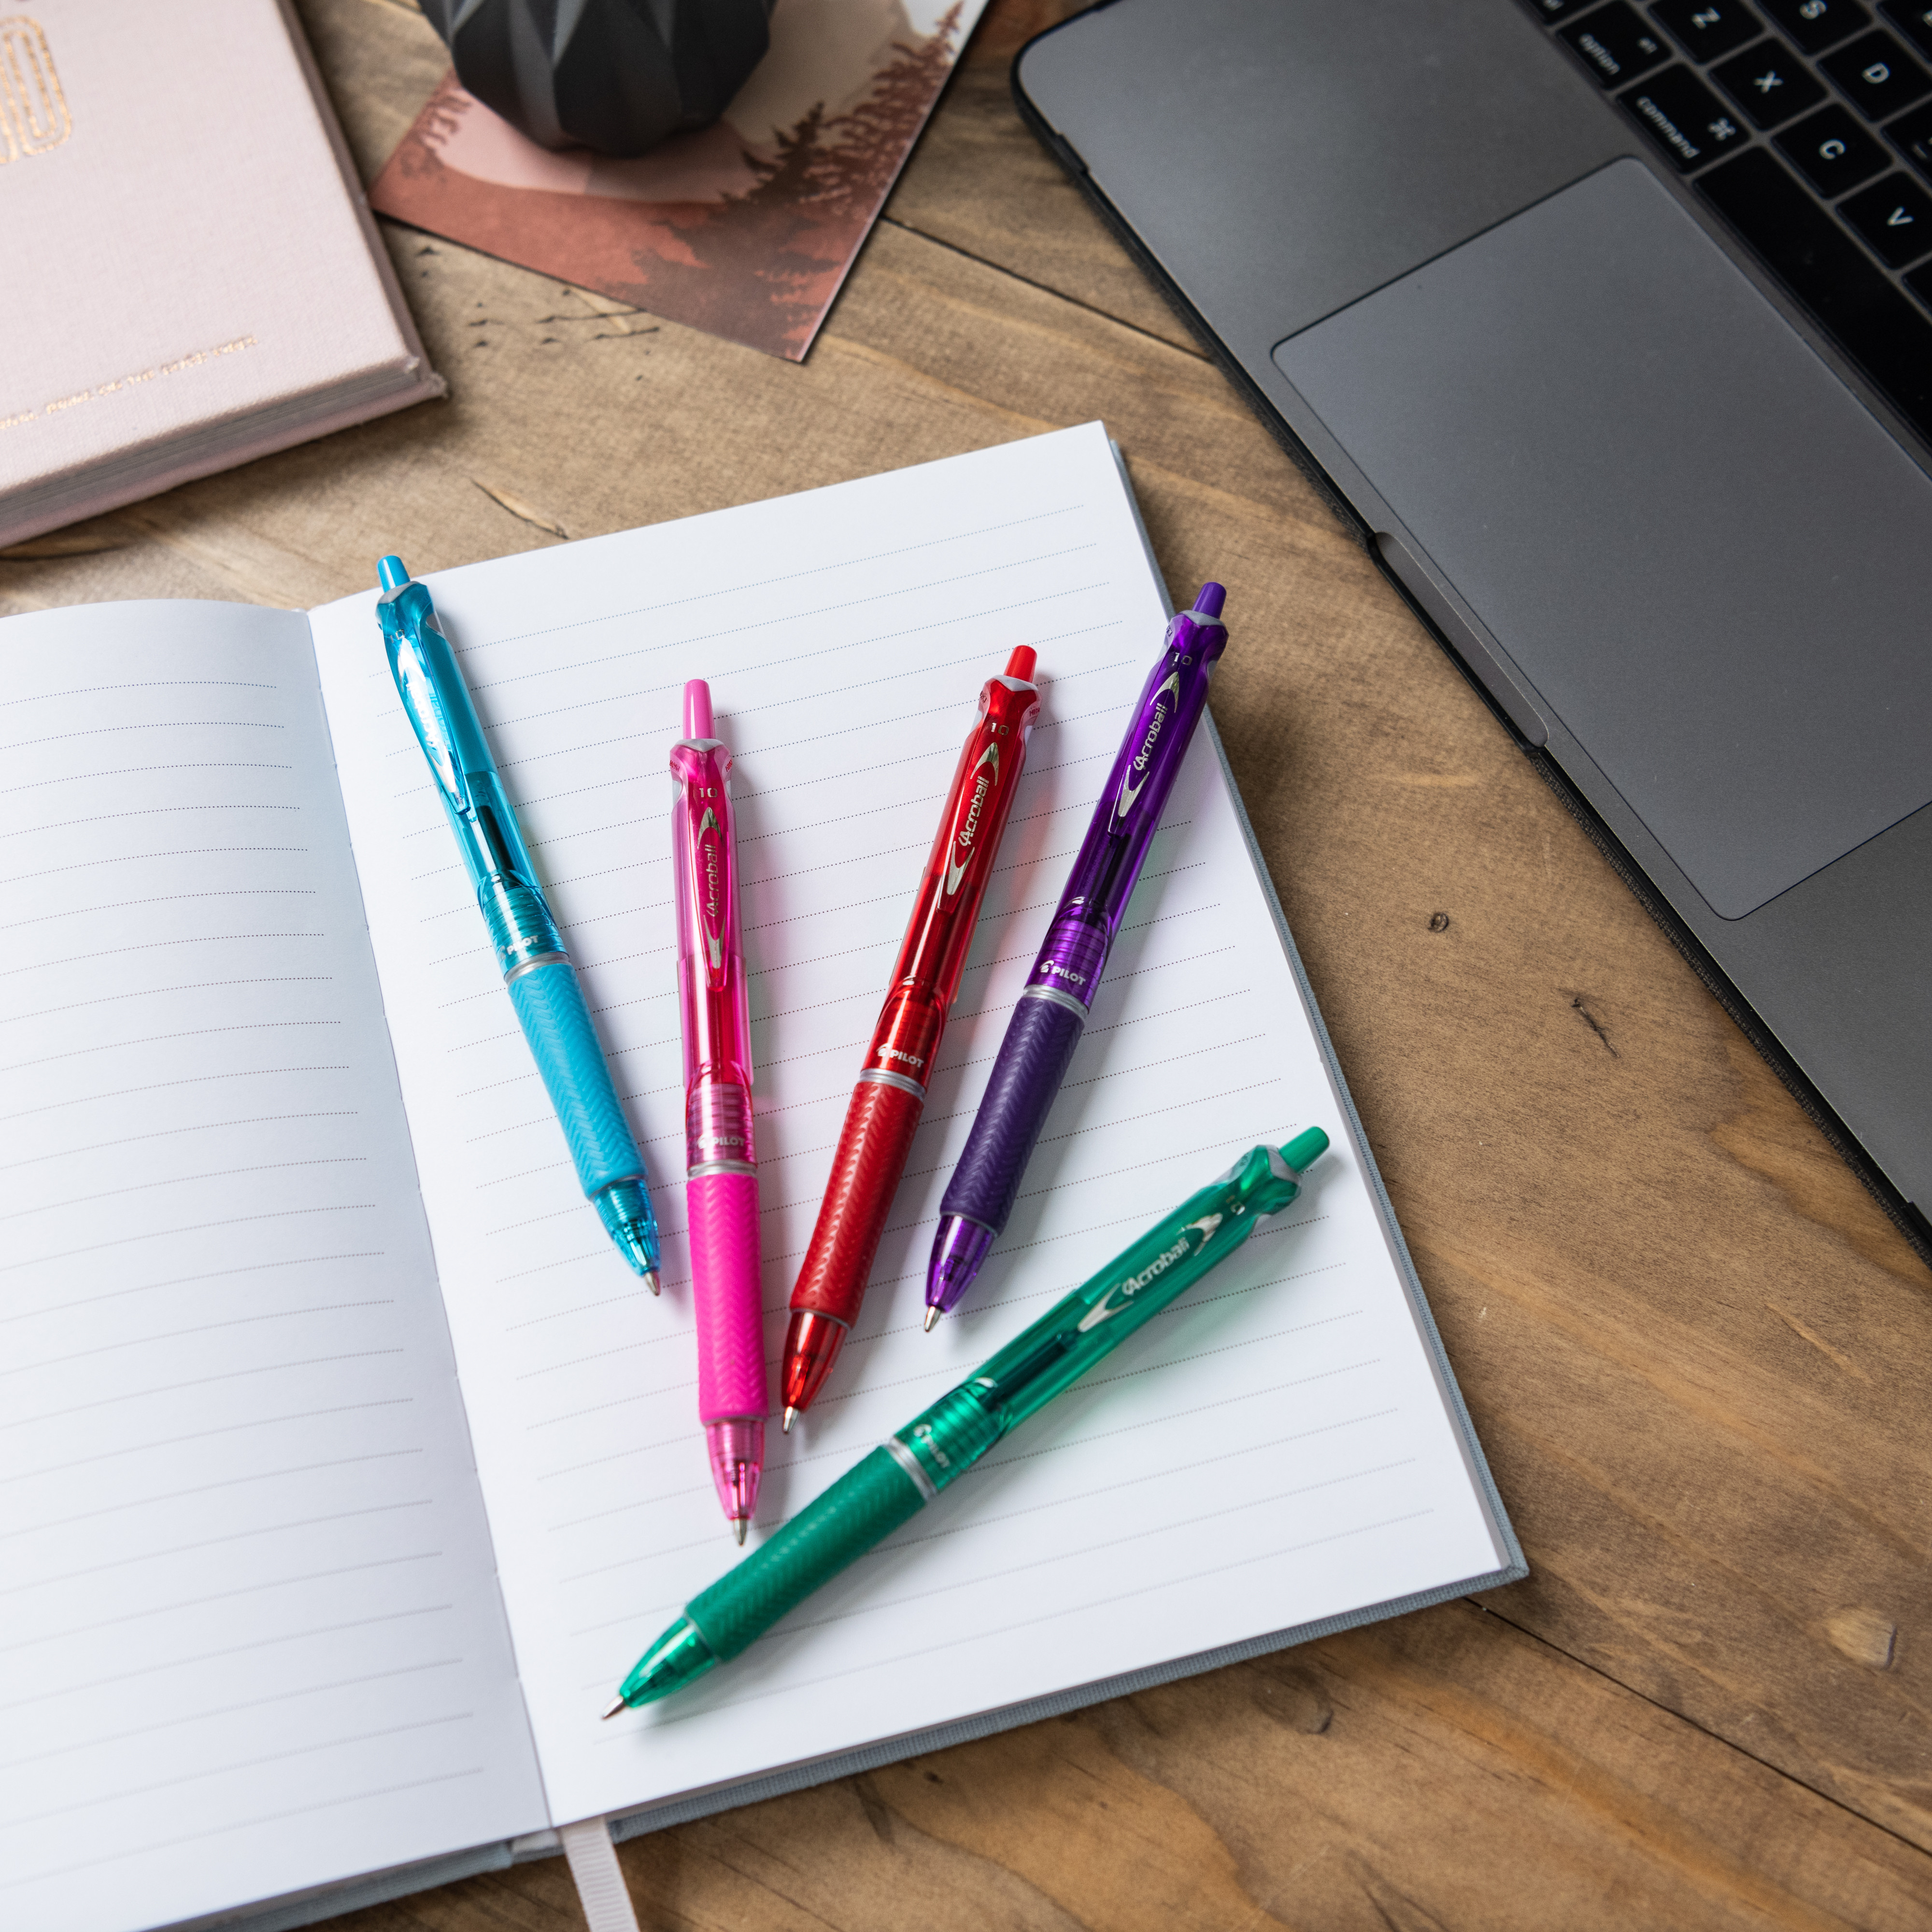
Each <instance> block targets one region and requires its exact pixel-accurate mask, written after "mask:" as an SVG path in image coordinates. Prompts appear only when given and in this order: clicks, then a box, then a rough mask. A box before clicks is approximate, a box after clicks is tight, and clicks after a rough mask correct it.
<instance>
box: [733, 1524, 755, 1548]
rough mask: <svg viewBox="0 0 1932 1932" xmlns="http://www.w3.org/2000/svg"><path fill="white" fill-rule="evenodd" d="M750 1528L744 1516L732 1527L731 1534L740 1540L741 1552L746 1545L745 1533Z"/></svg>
mask: <svg viewBox="0 0 1932 1932" xmlns="http://www.w3.org/2000/svg"><path fill="white" fill-rule="evenodd" d="M750 1527H751V1526H750V1524H748V1523H746V1522H745V1519H744V1518H743V1517H739V1519H738V1520H737V1521H736V1523H733V1524H732V1526H731V1534H732V1535H733V1536H735V1537H736V1538H737V1539H738V1547H739V1548H740V1549H741V1550H742V1548H743V1547H744V1545H745V1531H746V1530H747V1529H749V1528H750Z"/></svg>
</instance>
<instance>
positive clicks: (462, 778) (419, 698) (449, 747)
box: [376, 579, 475, 817]
mask: <svg viewBox="0 0 1932 1932" xmlns="http://www.w3.org/2000/svg"><path fill="white" fill-rule="evenodd" d="M411 592H414V593H415V594H414V595H411ZM376 608H377V616H378V617H379V618H380V620H381V622H382V625H383V642H384V643H386V645H387V646H388V647H389V671H390V674H391V676H393V677H394V678H395V681H396V695H397V696H398V697H400V698H401V700H402V701H403V710H404V715H406V716H407V718H408V719H409V721H410V729H411V730H413V731H414V732H415V733H416V742H417V743H418V744H419V745H421V746H422V750H423V756H424V757H425V758H427V759H428V760H429V769H430V775H431V776H432V777H433V778H434V779H435V780H436V782H437V785H438V787H440V790H442V793H443V798H444V800H445V802H446V803H447V804H448V805H449V808H450V809H451V810H452V811H454V812H456V813H458V814H460V815H461V816H463V817H471V816H473V815H474V813H475V800H474V799H472V797H471V796H470V792H469V780H468V778H467V777H466V775H465V774H464V772H463V763H462V760H461V759H460V757H458V755H457V749H456V727H455V720H454V719H453V718H452V717H451V716H450V714H449V704H448V702H447V701H446V699H445V697H444V696H443V685H442V682H441V680H440V679H439V678H438V677H437V673H436V670H435V668H434V666H433V665H432V664H431V661H430V659H429V657H428V653H427V652H425V649H424V648H423V643H422V633H423V632H424V631H426V630H428V631H435V632H436V634H437V636H438V637H442V635H443V627H442V626H441V625H440V624H438V623H437V621H436V610H435V607H434V605H433V604H431V602H430V598H429V592H428V590H427V589H425V587H424V586H422V584H421V583H417V582H416V580H414V579H412V580H410V581H409V582H408V583H404V584H403V585H401V586H400V587H399V588H398V589H394V590H391V591H387V592H385V593H384V594H383V596H382V598H380V600H379V601H378V602H377V607H376ZM445 642H446V643H447V640H445Z"/></svg>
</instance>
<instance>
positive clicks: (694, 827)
mask: <svg viewBox="0 0 1932 1932" xmlns="http://www.w3.org/2000/svg"><path fill="white" fill-rule="evenodd" d="M730 772H731V754H730V751H728V750H727V749H726V748H725V746H724V742H723V741H722V740H721V739H717V738H709V737H706V738H685V739H680V740H679V742H677V743H676V745H673V746H672V748H671V776H672V781H673V784H676V787H677V788H678V791H679V794H680V799H679V812H680V814H681V815H682V834H683V836H682V838H681V839H680V841H679V843H680V844H681V845H682V846H683V848H684V849H682V850H680V851H679V853H678V854H677V855H676V856H677V861H678V863H679V867H680V868H681V869H682V873H683V878H682V890H683V892H684V894H685V902H686V904H687V905H688V908H689V916H690V920H691V928H690V931H689V933H688V937H689V938H691V939H693V940H695V941H696V942H697V944H696V945H695V946H694V947H693V949H692V950H693V952H694V955H695V956H696V958H697V962H698V965H699V967H700V969H701V971H702V972H703V976H704V989H705V991H706V992H711V993H718V992H723V991H724V989H725V986H726V984H727V981H728V980H729V978H730V972H731V956H730V940H731V905H732V900H733V895H734V894H735V892H736V880H735V879H734V877H733V865H734V864H735V863H736V853H734V852H733V850H732V847H731V841H730V837H729V835H728V832H729V824H728V820H727V817H726V815H725V813H724V810H723V809H721V807H722V806H723V805H724V801H725V800H726V799H728V798H729V796H730ZM686 841H688V843H687V842H686Z"/></svg>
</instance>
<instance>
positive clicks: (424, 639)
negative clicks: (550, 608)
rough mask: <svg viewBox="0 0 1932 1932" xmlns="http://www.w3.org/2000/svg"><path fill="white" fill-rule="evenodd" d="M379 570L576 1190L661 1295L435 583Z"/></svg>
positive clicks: (638, 1206)
mask: <svg viewBox="0 0 1932 1932" xmlns="http://www.w3.org/2000/svg"><path fill="white" fill-rule="evenodd" d="M377 575H378V576H379V577H380V579H381V580H382V595H380V597H379V598H377V603H376V616H377V621H378V622H380V624H381V625H382V627H383V644H384V646H385V647H386V649H387V650H388V652H389V670H390V673H391V675H392V676H394V678H395V680H396V691H397V694H398V696H399V697H401V699H402V700H403V709H404V712H406V713H407V715H408V717H409V721H410V725H411V727H413V730H415V732H416V742H418V743H419V745H422V750H423V756H424V757H425V758H427V759H428V760H429V769H430V775H431V777H432V778H434V780H435V781H436V788H437V793H438V795H439V796H440V797H441V799H442V800H443V813H444V815H445V816H446V817H447V818H448V819H449V829H451V830H452V832H455V834H456V843H457V847H458V850H460V852H461V853H462V854H463V863H464V865H466V866H467V867H468V868H469V878H470V883H472V885H473V886H475V889H476V903H477V904H478V907H481V910H482V913H483V919H484V924H485V925H486V926H488V928H489V929H490V944H491V946H492V947H493V948H494V949H495V952H496V965H497V968H498V970H499V971H500V972H501V973H502V976H503V983H504V984H505V986H507V987H508V989H509V990H510V1004H511V1005H512V1006H513V1007H514V1008H515V1009H516V1013H517V1023H518V1024H519V1025H520V1026H521V1027H522V1028H523V1037H524V1039H525V1040H527V1041H528V1042H529V1048H530V1052H531V1053H532V1055H533V1056H534V1057H535V1061H536V1063H537V1071H538V1073H540V1074H541V1075H542V1076H543V1083H544V1087H545V1088H546V1089H547V1091H548V1092H549V1094H550V1105H551V1106H553V1107H554V1108H555V1109H556V1117H557V1119H558V1121H559V1122H560V1123H561V1124H562V1127H563V1135H564V1139H565V1140H566V1141H567V1142H568V1143H569V1146H570V1159H571V1165H572V1166H574V1168H575V1169H576V1170H577V1182H578V1184H579V1185H580V1187H582V1188H583V1192H584V1194H585V1196H586V1198H587V1199H589V1202H590V1204H591V1205H592V1207H594V1208H595V1209H596V1210H597V1214H598V1219H599V1220H601V1221H602V1222H603V1223H604V1229H605V1230H606V1231H607V1232H608V1234H609V1235H610V1238H611V1240H612V1241H614V1242H615V1243H616V1244H617V1252H618V1253H619V1254H620V1255H622V1256H623V1257H624V1259H625V1261H627V1262H629V1263H630V1265H631V1267H632V1268H634V1269H635V1270H636V1271H637V1273H638V1274H640V1275H642V1276H643V1278H644V1281H645V1283H646V1286H648V1287H649V1289H650V1291H651V1292H652V1294H653V1295H655V1294H656V1293H657V1292H658V1223H657V1217H656V1216H655V1214H652V1211H651V1198H650V1195H649V1192H648V1190H647V1189H646V1184H645V1178H644V1157H643V1154H640V1152H639V1151H638V1150H637V1141H636V1139H635V1138H634V1136H632V1134H631V1128H630V1124H629V1122H628V1121H626V1120H625V1118H624V1109H623V1106H622V1103H621V1102H619V1100H618V1098H617V1090H616V1088H614V1087H613V1086H612V1085H611V1084H610V1068H609V1067H607V1065H606V1064H604V1049H603V1047H602V1046H601V1045H600V1044H599V1043H598V1038H597V1030H596V1028H595V1027H594V1026H593V1025H592V1024H591V1021H590V1010H589V1008H588V1007H586V1006H585V1004H583V989H582V988H581V987H580V986H578V984H577V968H575V967H574V966H573V965H571V962H570V955H569V954H568V953H567V952H566V951H565V950H564V944H563V935H562V934H561V933H560V932H559V931H558V930H557V925H556V920H555V919H553V917H552V916H551V915H550V907H549V906H548V905H547V904H545V903H544V895H543V892H542V889H541V887H539V886H538V883H537V874H536V868H535V866H534V865H532V864H531V862H530V855H529V850H527V848H526V847H525V845H524V844H523V832H522V831H521V830H520V829H519V827H518V826H517V814H516V813H515V811H514V810H512V809H511V805H510V800H509V796H508V793H505V790H503V781H502V779H501V778H499V777H498V776H497V775H496V760H495V759H493V757H491V756H490V747H489V745H488V742H487V740H486V739H484V735H483V727H482V725H481V722H480V721H478V718H477V715H476V707H475V705H474V704H472V703H471V702H470V698H469V687H468V686H467V685H465V684H464V682H463V673H462V672H461V671H460V670H458V668H457V664H456V654H455V652H453V651H452V649H450V647H449V640H448V639H447V638H446V637H444V635H443V627H442V626H441V625H440V624H439V623H438V622H437V616H436V606H435V605H434V604H433V603H432V602H431V600H430V594H429V586H428V585H427V584H425V583H417V582H416V580H414V579H413V577H411V576H410V574H409V572H408V571H407V570H405V569H404V568H403V562H402V559H401V558H400V557H395V556H386V557H385V558H383V561H382V562H381V563H380V565H378V566H377Z"/></svg>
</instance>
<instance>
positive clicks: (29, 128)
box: [0, 13, 74, 162]
mask: <svg viewBox="0 0 1932 1932" xmlns="http://www.w3.org/2000/svg"><path fill="white" fill-rule="evenodd" d="M73 132H74V117H73V115H71V114H70V113H68V107H67V97H66V95H64V94H63V93H62V92H61V84H60V76H59V74H57V73H56V72H55V70H54V57H53V55H52V52H51V51H50V50H49V48H48V46H47V37H46V32H45V31H44V30H43V28H42V27H41V26H40V23H39V22H38V21H37V20H28V17H26V15H25V14H24V13H16V14H14V15H13V16H12V17H11V18H10V19H7V20H0V162H6V161H11V160H18V159H19V158H20V157H21V156H22V155H23V154H45V153H46V151H47V150H48V149H49V148H58V146H59V145H60V144H61V143H62V142H63V141H65V139H67V137H68V135H70V134H71V133H73Z"/></svg>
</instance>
